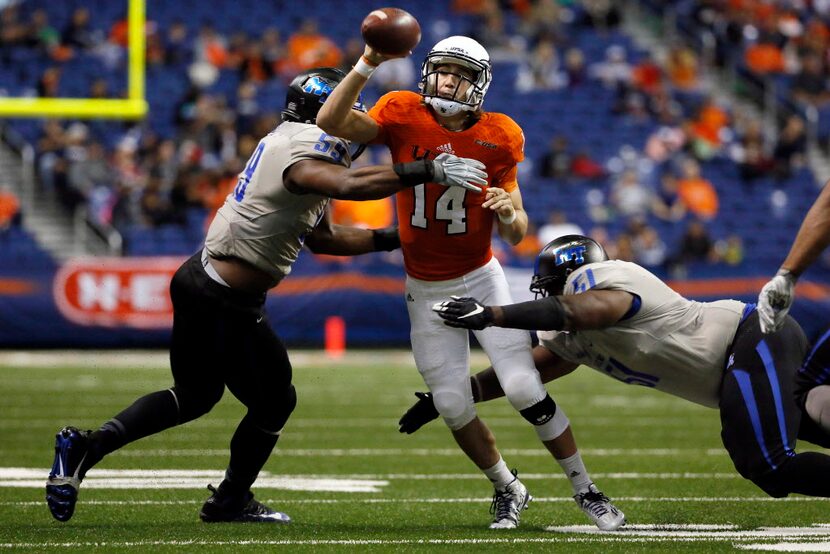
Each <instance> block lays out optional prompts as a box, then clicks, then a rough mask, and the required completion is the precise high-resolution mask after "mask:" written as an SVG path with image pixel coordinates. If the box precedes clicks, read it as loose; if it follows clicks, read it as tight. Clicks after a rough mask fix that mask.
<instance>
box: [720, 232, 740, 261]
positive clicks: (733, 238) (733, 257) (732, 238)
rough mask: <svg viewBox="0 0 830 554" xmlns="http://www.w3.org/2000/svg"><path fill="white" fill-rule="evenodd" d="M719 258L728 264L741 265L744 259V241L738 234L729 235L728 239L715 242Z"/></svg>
mask: <svg viewBox="0 0 830 554" xmlns="http://www.w3.org/2000/svg"><path fill="white" fill-rule="evenodd" d="M715 252H716V253H717V259H718V260H720V261H722V262H723V263H725V264H727V265H732V266H736V265H741V263H742V262H743V261H744V241H743V239H741V237H740V236H738V235H729V236H728V237H726V240H719V241H716V242H715Z"/></svg>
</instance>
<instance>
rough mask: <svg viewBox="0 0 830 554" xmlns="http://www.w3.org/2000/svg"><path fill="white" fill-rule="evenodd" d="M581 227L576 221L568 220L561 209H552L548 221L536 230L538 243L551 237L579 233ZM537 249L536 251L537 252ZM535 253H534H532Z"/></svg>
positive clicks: (548, 240)
mask: <svg viewBox="0 0 830 554" xmlns="http://www.w3.org/2000/svg"><path fill="white" fill-rule="evenodd" d="M581 234H582V228H581V227H580V226H579V225H577V224H576V223H571V222H570V221H568V216H567V214H565V212H563V211H561V210H554V211H552V212H551V213H550V215H549V216H548V222H547V223H545V224H544V225H542V226H541V227H540V228H539V231H538V239H539V243H540V244H542V245H545V244H547V243H549V242H550V241H552V240H553V239H558V238H559V237H563V236H565V235H581ZM538 253H539V251H538V250H537V251H536V254H538ZM534 255H535V254H534Z"/></svg>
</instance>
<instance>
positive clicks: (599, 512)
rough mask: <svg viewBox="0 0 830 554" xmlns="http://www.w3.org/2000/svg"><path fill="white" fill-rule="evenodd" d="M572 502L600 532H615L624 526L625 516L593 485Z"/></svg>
mask: <svg viewBox="0 0 830 554" xmlns="http://www.w3.org/2000/svg"><path fill="white" fill-rule="evenodd" d="M574 500H576V504H577V506H579V508H580V509H581V510H582V511H583V512H585V515H587V516H588V517H589V518H591V521H593V522H594V524H596V526H597V527H598V528H599V529H600V530H601V531H616V530H617V529H619V528H620V527H622V526H623V525H625V514H624V513H622V512H621V511H620V510H618V509H617V507H616V506H614V505H613V504H611V500H610V499H609V498H608V497H607V496H605V495H604V494H602V492H600V490H599V489H598V488H597V486H596V485H594V484H593V483H591V485H590V487H589V489H588V491H587V492H581V493H579V494H577V495H576V496H574Z"/></svg>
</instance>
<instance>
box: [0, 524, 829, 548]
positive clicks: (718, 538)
mask: <svg viewBox="0 0 830 554" xmlns="http://www.w3.org/2000/svg"><path fill="white" fill-rule="evenodd" d="M796 529H809V528H796ZM809 537H810V535H807V536H804V535H801V534H797V533H793V532H792V531H790V532H789V534H784V533H781V534H776V533H775V532H774V529H773V530H772V534H768V533H767V532H765V531H760V530H759V531H714V532H709V533H706V532H703V533H691V534H685V535H684V534H666V535H654V536H637V535H628V534H626V533H619V532H614V533H609V532H607V531H599V532H598V533H597V535H595V536H581V537H580V536H576V537H560V536H557V537H550V538H548V537H514V538H498V537H492V538H484V539H473V538H470V539H308V540H302V539H276V540H260V539H253V540H233V541H223V540H205V539H199V540H195V539H194V540H147V541H119V542H115V541H102V542H91V541H75V542H26V543H23V542H21V543H0V548H79V547H97V548H101V547H104V548H130V547H148V546H387V545H388V546H393V545H490V544H494V545H495V544H503V545H511V544H548V543H563V542H566V543H595V542H600V543H603V542H604V543H609V542H614V543H644V542H645V543H664V542H724V541H732V540H743V541H747V540H758V539H770V538H776V539H779V540H783V539H794V540H804V539H805V538H809ZM815 544H821V543H815Z"/></svg>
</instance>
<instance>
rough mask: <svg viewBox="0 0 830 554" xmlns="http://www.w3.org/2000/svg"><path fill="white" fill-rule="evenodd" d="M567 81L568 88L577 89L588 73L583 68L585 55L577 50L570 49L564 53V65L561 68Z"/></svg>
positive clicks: (574, 48)
mask: <svg viewBox="0 0 830 554" xmlns="http://www.w3.org/2000/svg"><path fill="white" fill-rule="evenodd" d="M563 69H564V71H565V75H566V76H567V79H568V86H569V87H571V88H573V87H578V86H579V85H581V84H582V83H584V82H585V78H586V75H587V73H588V70H587V68H586V67H585V54H584V53H583V52H582V50H580V49H579V48H576V47H572V48H568V49H567V50H566V51H565V63H564V67H563Z"/></svg>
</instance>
